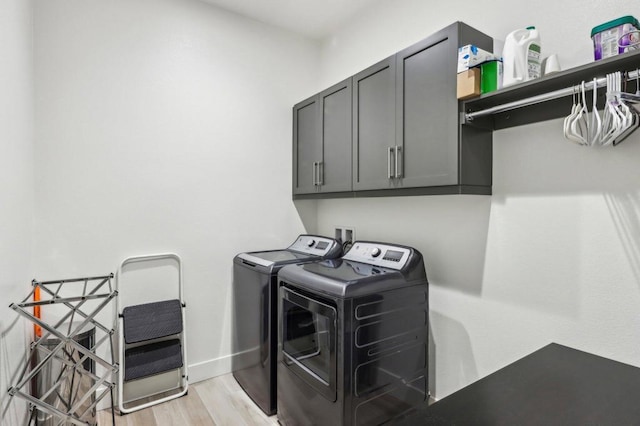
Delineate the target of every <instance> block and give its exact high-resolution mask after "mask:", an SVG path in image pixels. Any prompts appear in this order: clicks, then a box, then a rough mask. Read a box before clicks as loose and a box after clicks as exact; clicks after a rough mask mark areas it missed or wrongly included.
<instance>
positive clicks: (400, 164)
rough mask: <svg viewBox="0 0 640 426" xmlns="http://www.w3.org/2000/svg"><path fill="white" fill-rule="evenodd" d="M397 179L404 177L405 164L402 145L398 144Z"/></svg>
mask: <svg viewBox="0 0 640 426" xmlns="http://www.w3.org/2000/svg"><path fill="white" fill-rule="evenodd" d="M395 155H396V179H399V178H401V177H402V166H403V161H402V147H401V146H398V145H396V153H395Z"/></svg>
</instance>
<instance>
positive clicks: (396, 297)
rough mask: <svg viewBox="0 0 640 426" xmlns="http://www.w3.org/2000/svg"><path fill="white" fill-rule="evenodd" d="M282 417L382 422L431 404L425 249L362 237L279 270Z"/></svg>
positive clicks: (284, 420)
mask: <svg viewBox="0 0 640 426" xmlns="http://www.w3.org/2000/svg"><path fill="white" fill-rule="evenodd" d="M278 281H279V285H280V290H279V292H280V295H279V304H280V309H279V310H280V323H279V339H280V346H281V347H280V351H279V353H278V380H277V382H278V420H279V422H280V423H281V424H283V425H286V426H297V425H305V426H307V425H331V426H340V425H379V424H382V423H385V422H389V421H392V420H393V419H394V418H395V417H397V416H399V415H401V414H403V413H406V412H409V411H411V410H414V409H417V408H420V407H422V406H425V405H426V404H427V403H428V397H429V389H428V383H429V382H428V376H427V374H428V362H427V358H428V314H429V294H428V293H429V292H428V282H427V276H426V272H425V267H424V262H423V259H422V255H421V254H420V253H419V252H418V251H417V250H415V249H412V248H410V247H405V246H398V245H392V244H384V243H375V242H363V241H359V242H356V243H354V244H353V246H352V247H351V249H350V250H349V252H348V253H347V254H345V255H344V257H342V258H341V259H337V260H325V261H322V262H319V263H313V264H307V265H291V266H285V267H284V268H282V269H281V270H280V272H279V273H278Z"/></svg>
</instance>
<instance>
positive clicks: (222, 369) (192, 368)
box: [96, 355, 234, 410]
mask: <svg viewBox="0 0 640 426" xmlns="http://www.w3.org/2000/svg"><path fill="white" fill-rule="evenodd" d="M233 357H234V355H226V356H222V357H219V358H214V359H210V360H207V361H202V362H197V363H195V364H190V365H189V371H188V373H189V385H192V384H194V383H197V382H201V381H203V380H207V379H211V378H214V377H217V376H222V375H223V374H227V373H230V372H231V365H232V360H233ZM104 390H105V387H100V388H98V390H97V391H96V393H97V394H98V395H100V394H101V393H102V392H104ZM114 396H116V390H115V389H114ZM114 403H116V405H117V401H114ZM110 404H111V398H110V397H109V396H107V397H105V398H103V399H102V400H101V401H100V402H99V403H98V405H97V407H96V408H97V409H98V410H105V409H107V408H109V407H110V406H111V405H110Z"/></svg>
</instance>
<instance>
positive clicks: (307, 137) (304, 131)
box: [293, 97, 322, 194]
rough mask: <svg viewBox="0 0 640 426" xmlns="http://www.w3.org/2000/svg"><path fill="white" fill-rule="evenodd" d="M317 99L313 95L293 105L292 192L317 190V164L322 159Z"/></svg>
mask: <svg viewBox="0 0 640 426" xmlns="http://www.w3.org/2000/svg"><path fill="white" fill-rule="evenodd" d="M319 133H320V126H319V123H318V101H317V97H313V98H310V99H307V100H306V101H303V102H301V103H299V104H297V105H296V106H294V107H293V193H294V194H309V193H314V192H316V191H317V186H316V183H317V180H318V173H319V172H318V166H317V164H318V163H319V162H320V161H321V159H322V146H321V141H320V137H319V136H320V135H319Z"/></svg>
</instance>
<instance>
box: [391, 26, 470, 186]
mask: <svg viewBox="0 0 640 426" xmlns="http://www.w3.org/2000/svg"><path fill="white" fill-rule="evenodd" d="M455 29H456V28H451V27H449V28H447V29H446V30H444V31H440V32H439V33H437V34H436V35H434V36H432V37H429V38H427V39H426V40H423V41H421V42H420V43H417V44H415V45H413V46H411V47H409V48H408V49H405V50H403V51H401V52H399V53H398V54H397V55H396V64H397V73H396V99H395V100H396V109H395V113H396V135H395V136H396V139H395V140H396V145H397V147H398V148H396V151H397V154H396V156H397V157H398V158H397V159H396V161H395V163H397V167H396V169H397V170H396V171H395V173H394V176H396V186H400V187H404V188H408V187H422V186H443V185H456V184H457V183H458V101H457V99H456V86H455V74H456V68H457V55H454V54H453V52H456V51H457V46H456V38H457V37H456V31H455ZM452 80H453V84H452ZM394 165H395V164H394Z"/></svg>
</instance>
